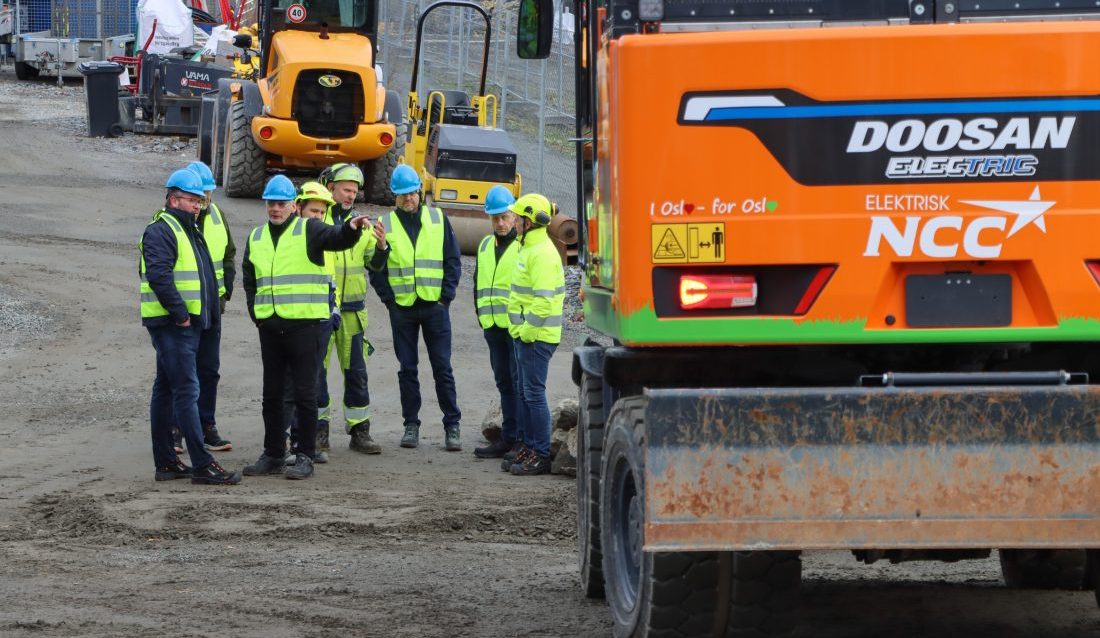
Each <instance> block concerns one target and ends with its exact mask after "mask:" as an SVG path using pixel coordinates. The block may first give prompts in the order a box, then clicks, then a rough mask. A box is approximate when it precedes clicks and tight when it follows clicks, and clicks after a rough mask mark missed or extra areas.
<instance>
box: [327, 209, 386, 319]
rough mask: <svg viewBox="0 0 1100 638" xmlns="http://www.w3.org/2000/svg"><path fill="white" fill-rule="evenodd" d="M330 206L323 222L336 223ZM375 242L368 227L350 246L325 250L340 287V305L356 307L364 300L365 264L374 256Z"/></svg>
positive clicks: (365, 298) (365, 284)
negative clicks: (337, 249)
mask: <svg viewBox="0 0 1100 638" xmlns="http://www.w3.org/2000/svg"><path fill="white" fill-rule="evenodd" d="M332 206H335V204H333V205H331V206H329V207H328V210H327V211H325V223H326V224H330V225H334V224H336V220H335V217H334V215H333V214H332ZM377 243H378V240H377V239H376V238H375V237H374V233H373V232H370V228H366V229H365V231H364V232H363V236H362V237H360V238H359V241H357V242H355V245H354V246H352V247H351V248H349V249H347V250H340V251H332V252H329V251H326V252H325V259H326V260H328V259H332V264H333V274H334V276H335V277H336V285H337V286H338V287H339V289H340V298H341V302H340V303H341V305H343V304H347V305H348V306H349V307H351V308H356V307H358V306H359V305H362V304H363V303H365V302H366V300H367V270H366V264H367V262H369V261H370V260H371V258H372V257H374V247H375V244H377ZM329 255H331V257H329Z"/></svg>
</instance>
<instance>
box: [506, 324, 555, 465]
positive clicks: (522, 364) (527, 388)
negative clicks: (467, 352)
mask: <svg viewBox="0 0 1100 638" xmlns="http://www.w3.org/2000/svg"><path fill="white" fill-rule="evenodd" d="M515 344H516V361H517V363H518V364H519V366H518V369H519V382H520V387H522V388H523V392H522V396H523V415H522V418H521V421H520V422H521V425H520V428H521V430H522V432H523V442H524V444H526V445H527V447H529V448H531V449H532V450H534V451H535V453H537V454H538V455H539V456H545V457H549V456H550V406H549V405H547V403H546V374H547V372H549V370H550V357H552V356H554V350H556V349H557V347H558V346H557V344H554V343H544V342H542V341H536V342H534V343H524V342H522V341H520V340H519V339H516V340H515Z"/></svg>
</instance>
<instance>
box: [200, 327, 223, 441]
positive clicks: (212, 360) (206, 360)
mask: <svg viewBox="0 0 1100 638" xmlns="http://www.w3.org/2000/svg"><path fill="white" fill-rule="evenodd" d="M205 332H206V333H209V334H208V335H206V336H204V337H203V339H202V341H201V342H200V343H199V352H198V355H197V364H198V369H199V421H200V422H201V423H202V424H203V425H216V424H217V421H216V420H214V409H215V408H216V407H217V404H218V381H219V380H221V378H222V377H221V374H220V373H219V372H218V369H219V368H220V367H221V346H222V324H221V322H220V321H219V322H217V323H215V324H214V325H213V326H211V327H210V329H209V330H207V331H205Z"/></svg>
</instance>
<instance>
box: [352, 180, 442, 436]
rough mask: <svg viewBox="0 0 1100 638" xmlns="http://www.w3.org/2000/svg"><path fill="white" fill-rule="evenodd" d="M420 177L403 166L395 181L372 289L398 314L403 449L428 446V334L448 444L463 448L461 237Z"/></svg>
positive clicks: (393, 321)
mask: <svg viewBox="0 0 1100 638" xmlns="http://www.w3.org/2000/svg"><path fill="white" fill-rule="evenodd" d="M420 189H421V184H420V176H419V175H417V174H416V171H415V170H413V169H412V168H411V167H410V166H408V165H406V164H401V165H399V166H398V167H397V168H396V169H394V171H393V176H392V177H391V179H390V190H391V191H393V193H394V195H396V200H397V201H396V205H395V207H394V209H393V211H391V212H389V213H386V214H385V215H383V216H382V217H381V218H380V219H379V222H380V223H381V224H382V227H383V230H384V231H385V234H384V236H383V237H382V238H380V239H379V240H378V245H377V247H376V248H375V251H374V258H373V259H372V260H371V262H370V264H369V268H370V270H371V271H372V272H371V274H370V282H371V285H372V286H374V290H375V292H377V293H378V298H379V299H381V300H382V303H384V304H386V309H387V310H389V313H390V329H391V331H392V333H393V350H394V353H395V354H396V355H397V360H398V361H399V362H400V364H401V368H400V370H399V371H398V373H397V381H398V388H399V389H400V390H401V416H402V418H403V419H404V421H405V434H404V436H402V437H401V447H405V448H414V447H417V446H418V445H419V444H420V380H419V379H418V378H417V363H418V359H419V356H418V350H419V343H420V336H419V335H420V332H421V331H423V333H424V345H425V346H426V347H427V349H428V361H429V362H430V363H431V365H432V376H433V377H434V379H435V396H436V398H437V399H438V400H439V408H440V410H442V411H443V430H444V443H443V447H444V449H446V450H447V451H449V452H457V451H459V450H461V449H462V442H461V439H460V435H459V421H460V419H461V418H462V413H461V412H460V411H459V409H458V397H457V394H456V392H455V378H454V372H453V371H452V369H451V314H450V307H451V301H453V300H454V298H455V292H456V291H457V289H458V280H459V277H461V275H462V261H461V256H460V253H459V248H458V240H457V239H456V238H455V234H454V230H452V229H451V223H450V222H449V221H448V220H447V218H446V216H444V215H443V213H442V212H441V211H440V210H439V209H438V208H434V207H428V206H424V205H422V204H421V193H420Z"/></svg>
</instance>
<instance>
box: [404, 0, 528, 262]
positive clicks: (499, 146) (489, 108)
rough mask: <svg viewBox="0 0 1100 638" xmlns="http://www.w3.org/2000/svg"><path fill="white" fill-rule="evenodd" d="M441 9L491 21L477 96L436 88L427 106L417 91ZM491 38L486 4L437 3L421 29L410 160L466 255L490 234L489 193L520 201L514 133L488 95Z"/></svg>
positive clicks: (407, 152)
mask: <svg viewBox="0 0 1100 638" xmlns="http://www.w3.org/2000/svg"><path fill="white" fill-rule="evenodd" d="M441 7H460V8H463V9H470V10H473V11H476V12H477V13H478V14H479V15H480V16H481V17H482V18H484V19H485V46H484V49H483V53H482V60H481V80H480V83H479V85H478V87H479V88H478V92H477V94H475V95H472V96H471V95H469V94H467V93H465V92H463V91H449V90H441V89H432V90H428V91H425V93H426V94H427V99H426V100H425V101H424V102H421V99H420V94H419V93H418V92H417V90H416V89H417V77H418V72H419V69H420V51H421V48H420V47H421V43H422V40H423V34H424V24H425V21H426V20H427V18H428V16H429V15H430V14H431V13H432V12H433V11H435V10H436V9H439V8H441ZM490 37H491V20H490V17H489V14H488V13H487V12H486V11H485V9H483V8H481V6H480V5H477V4H474V3H473V2H466V1H465V0H442V1H440V2H436V3H434V4H432V5H431V6H429V7H428V8H427V9H426V10H425V11H424V13H423V14H421V15H420V19H419V20H418V21H417V25H416V49H415V53H414V57H413V70H412V86H411V88H410V89H409V99H408V113H407V117H408V122H409V132H408V141H407V143H406V145H405V154H404V161H405V163H406V164H408V165H410V166H412V167H413V168H415V169H416V171H417V172H418V173H419V174H420V179H421V181H422V182H423V184H424V197H425V199H426V200H427V201H428V202H429V203H432V204H434V205H435V206H438V207H439V208H441V209H443V211H444V212H446V213H447V215H448V216H449V217H450V218H451V225H452V226H453V227H454V230H455V234H456V235H457V237H458V240H459V244H460V245H461V247H462V250H463V252H466V253H472V252H474V251H475V250H476V249H477V243H478V242H479V241H480V240H481V238H482V237H484V236H485V233H486V232H487V230H486V229H487V228H488V225H487V224H486V223H485V222H484V220H485V219H486V216H485V213H484V211H483V209H484V204H485V194H486V193H487V192H488V191H489V189H490V188H492V187H493V186H495V185H497V184H500V185H503V186H504V187H506V188H508V189H509V190H510V191H512V193H513V194H514V195H515V196H517V197H518V196H519V195H520V187H521V180H520V175H519V172H518V170H517V167H516V149H515V146H513V145H512V141H511V139H510V138H509V137H508V133H506V132H505V131H504V130H503V129H501V128H498V127H497V103H498V101H497V97H496V96H495V95H491V94H487V93H486V92H485V74H486V70H487V68H488V64H489V43H490Z"/></svg>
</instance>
